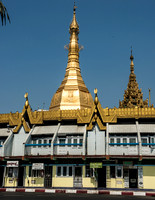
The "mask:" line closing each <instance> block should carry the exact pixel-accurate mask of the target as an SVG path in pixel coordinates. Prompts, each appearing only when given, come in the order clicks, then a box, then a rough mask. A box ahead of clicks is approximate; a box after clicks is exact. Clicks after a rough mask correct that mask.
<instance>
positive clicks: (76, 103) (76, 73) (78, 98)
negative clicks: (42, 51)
mask: <svg viewBox="0 0 155 200" xmlns="http://www.w3.org/2000/svg"><path fill="white" fill-rule="evenodd" d="M73 11H74V12H73V20H72V22H71V24H70V28H69V33H70V43H69V45H68V46H67V49H68V64H67V68H66V74H65V77H64V80H63V81H62V83H61V85H60V87H59V88H58V90H57V91H56V93H55V94H54V96H53V98H52V101H51V105H50V108H49V109H50V110H59V109H60V110H70V109H81V108H91V107H92V105H93V98H92V96H91V94H90V92H89V91H88V89H87V87H86V85H85V83H84V81H83V79H82V76H81V70H80V66H79V51H80V46H79V44H78V34H79V25H78V23H77V20H76V7H75V4H74V9H73Z"/></svg>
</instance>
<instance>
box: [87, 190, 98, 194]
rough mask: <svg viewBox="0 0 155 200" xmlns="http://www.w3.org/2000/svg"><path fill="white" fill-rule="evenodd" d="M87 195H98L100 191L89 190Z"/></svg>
mask: <svg viewBox="0 0 155 200" xmlns="http://www.w3.org/2000/svg"><path fill="white" fill-rule="evenodd" d="M87 194H98V190H87Z"/></svg>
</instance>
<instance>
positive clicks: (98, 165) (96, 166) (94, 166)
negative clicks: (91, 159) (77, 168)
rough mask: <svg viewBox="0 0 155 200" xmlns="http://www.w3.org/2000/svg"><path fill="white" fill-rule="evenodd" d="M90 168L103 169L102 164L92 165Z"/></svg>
mask: <svg viewBox="0 0 155 200" xmlns="http://www.w3.org/2000/svg"><path fill="white" fill-rule="evenodd" d="M90 168H102V163H99V162H98V163H90Z"/></svg>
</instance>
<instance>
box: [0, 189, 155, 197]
mask: <svg viewBox="0 0 155 200" xmlns="http://www.w3.org/2000/svg"><path fill="white" fill-rule="evenodd" d="M0 192H43V193H70V194H73V193H74V194H81V193H83V194H102V195H104V194H106V195H128V196H129V195H130V196H155V190H151V189H148V190H145V189H142V190H140V189H133V190H132V189H115V188H114V189H111V188H110V189H105V188H104V189H96V190H94V189H45V188H0Z"/></svg>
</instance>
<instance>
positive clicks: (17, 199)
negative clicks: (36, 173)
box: [0, 192, 154, 200]
mask: <svg viewBox="0 0 155 200" xmlns="http://www.w3.org/2000/svg"><path fill="white" fill-rule="evenodd" d="M4 199H5V200H29V199H30V200H36V199H37V200H64V199H66V200H73V199H74V200H86V199H87V200H119V199H122V200H153V199H154V197H150V196H145V197H139V196H115V195H106V194H105V195H96V194H62V193H58V194H52V193H50V194H48V193H12V192H1V193H0V200H4Z"/></svg>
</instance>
